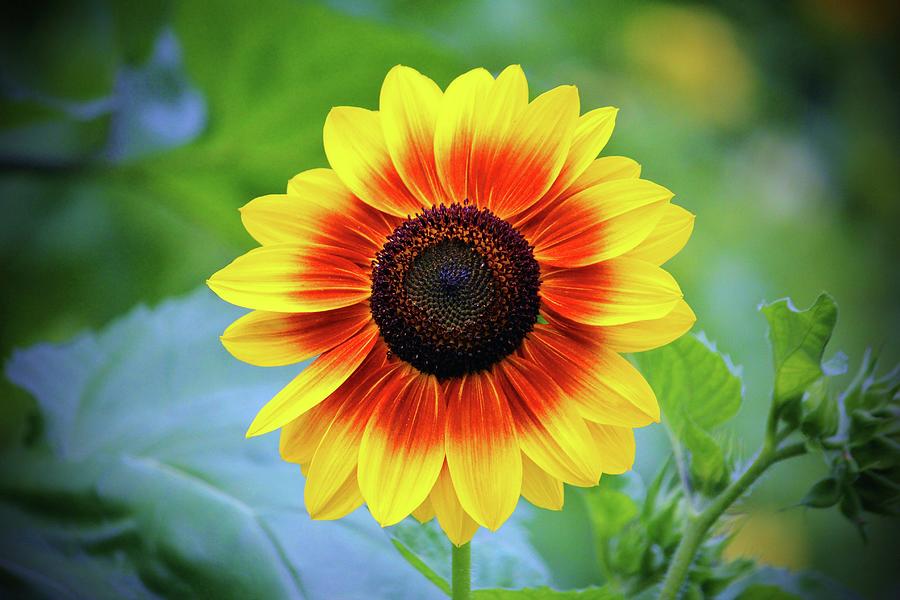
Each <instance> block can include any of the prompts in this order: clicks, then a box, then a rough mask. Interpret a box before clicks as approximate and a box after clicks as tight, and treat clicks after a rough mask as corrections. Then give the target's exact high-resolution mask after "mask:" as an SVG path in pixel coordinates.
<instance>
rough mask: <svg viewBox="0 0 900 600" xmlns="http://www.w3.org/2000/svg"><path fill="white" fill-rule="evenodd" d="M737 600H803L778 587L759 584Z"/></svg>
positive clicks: (747, 590)
mask: <svg viewBox="0 0 900 600" xmlns="http://www.w3.org/2000/svg"><path fill="white" fill-rule="evenodd" d="M737 600H802V598H801V597H800V596H798V595H797V594H792V593H790V592H786V591H784V590H783V589H781V588H780V587H778V586H777V585H768V584H764V583H758V584H756V585H751V586H750V587H748V588H747V589H745V590H744V591H743V592H741V595H740V596H738V597H737Z"/></svg>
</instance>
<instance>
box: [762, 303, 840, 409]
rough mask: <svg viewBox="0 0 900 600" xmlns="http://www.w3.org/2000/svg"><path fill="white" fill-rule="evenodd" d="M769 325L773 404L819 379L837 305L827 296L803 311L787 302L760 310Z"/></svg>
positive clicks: (784, 400)
mask: <svg viewBox="0 0 900 600" xmlns="http://www.w3.org/2000/svg"><path fill="white" fill-rule="evenodd" d="M760 310H761V311H762V313H763V314H764V315H765V317H766V319H767V320H768V322H769V341H770V342H771V344H772V356H773V360H774V365H775V386H774V392H773V396H774V399H775V402H776V403H777V404H782V403H784V402H786V401H788V400H791V399H794V398H797V397H799V396H800V395H801V394H803V390H805V389H806V386H808V385H809V384H811V383H812V382H814V381H816V380H817V379H818V378H820V377H822V375H823V374H824V371H823V368H822V358H823V355H824V353H825V346H826V345H827V344H828V340H829V339H831V334H832V331H833V330H834V325H835V323H836V322H837V305H836V304H835V302H834V300H833V299H832V298H831V296H829V295H828V294H822V295H821V296H819V297H818V298H817V299H816V301H815V303H814V304H813V305H812V306H811V307H810V308H808V309H806V310H802V311H801V310H797V309H796V308H795V307H794V305H793V304H792V303H791V301H790V300H789V299H785V300H777V301H775V302H773V303H771V304H766V305H763V306H761V307H760Z"/></svg>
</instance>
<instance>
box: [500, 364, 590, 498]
mask: <svg viewBox="0 0 900 600" xmlns="http://www.w3.org/2000/svg"><path fill="white" fill-rule="evenodd" d="M543 368H545V365H544V364H540V363H537V362H535V361H531V360H525V359H520V358H518V357H507V358H506V359H505V360H504V362H503V363H501V364H500V365H498V366H497V367H495V374H496V378H497V380H498V381H499V382H500V383H501V384H502V385H503V391H504V394H505V396H506V398H507V402H508V403H509V405H510V409H511V411H512V415H513V421H515V424H516V437H517V438H518V440H519V446H520V447H521V448H522V452H523V453H525V454H526V455H528V457H529V458H531V459H532V460H533V461H534V462H536V463H537V464H538V465H540V467H541V468H542V469H544V470H545V471H547V472H548V473H550V474H552V475H553V476H554V477H556V478H559V479H561V480H563V481H565V482H567V483H572V484H575V485H581V486H592V485H596V484H597V481H598V480H599V479H600V465H599V464H598V463H597V461H596V460H595V455H594V452H593V443H592V440H591V434H590V432H589V431H588V429H587V427H586V426H585V423H584V419H583V418H582V417H581V415H579V414H578V409H577V406H576V404H575V403H574V402H571V401H570V398H569V397H568V396H567V395H566V394H565V393H564V392H563V390H562V388H561V387H560V386H558V385H556V384H555V383H554V381H553V380H552V379H551V378H550V377H549V375H547V374H546V373H545V372H543V371H542V369H543Z"/></svg>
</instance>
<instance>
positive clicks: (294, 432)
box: [279, 400, 341, 475]
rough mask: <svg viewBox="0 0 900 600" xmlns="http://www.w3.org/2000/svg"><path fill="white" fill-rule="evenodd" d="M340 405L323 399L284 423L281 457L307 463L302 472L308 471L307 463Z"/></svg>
mask: <svg viewBox="0 0 900 600" xmlns="http://www.w3.org/2000/svg"><path fill="white" fill-rule="evenodd" d="M340 406H341V404H340V402H330V401H329V400H325V401H324V402H321V403H320V404H319V405H318V406H315V407H313V408H311V409H310V410H308V411H307V412H305V413H303V414H302V415H300V416H299V417H297V418H296V419H294V420H293V421H291V422H290V423H288V424H286V425H285V426H284V427H283V428H282V429H281V438H280V439H279V451H280V452H281V458H282V459H283V460H285V461H286V462H291V463H297V464H299V465H307V466H306V467H304V469H303V474H304V475H306V474H307V473H309V470H308V465H309V463H310V461H312V457H313V455H314V454H315V453H316V448H318V447H319V442H320V441H321V440H322V436H323V435H325V432H326V431H328V427H329V426H330V425H331V421H332V420H333V419H334V416H335V414H337V411H338V409H339V408H340Z"/></svg>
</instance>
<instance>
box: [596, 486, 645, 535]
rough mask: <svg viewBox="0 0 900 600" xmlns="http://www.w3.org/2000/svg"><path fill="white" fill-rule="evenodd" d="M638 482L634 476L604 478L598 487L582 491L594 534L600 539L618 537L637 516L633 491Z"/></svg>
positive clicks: (637, 493)
mask: <svg viewBox="0 0 900 600" xmlns="http://www.w3.org/2000/svg"><path fill="white" fill-rule="evenodd" d="M638 482H639V480H638V479H637V477H636V476H634V475H633V474H629V475H623V476H616V477H603V478H601V480H600V485H598V486H597V487H595V488H590V489H587V490H584V491H583V492H582V497H583V498H584V502H585V507H586V508H587V511H588V516H589V517H590V520H591V524H592V525H593V529H594V535H595V536H596V537H598V538H599V539H600V540H608V539H610V538H612V537H613V536H615V535H617V534H618V533H620V532H621V531H622V529H624V528H625V525H627V524H628V523H629V522H630V521H631V520H632V519H634V518H635V517H637V515H638V513H639V508H638V498H636V496H638V495H639V492H637V491H636V490H635V489H634V488H635V486H637V485H639V483H638ZM629 488H630V490H629ZM629 491H631V493H628V492H629Z"/></svg>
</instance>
